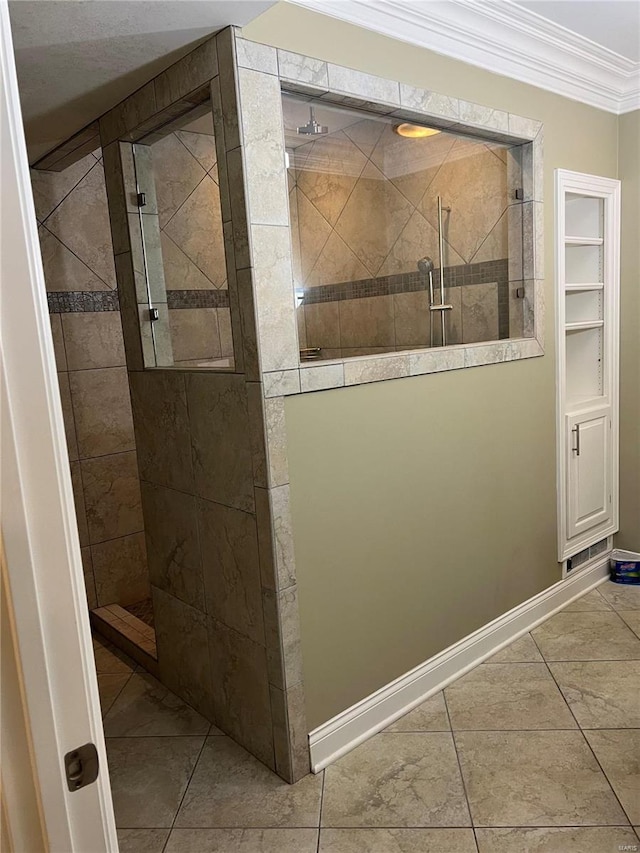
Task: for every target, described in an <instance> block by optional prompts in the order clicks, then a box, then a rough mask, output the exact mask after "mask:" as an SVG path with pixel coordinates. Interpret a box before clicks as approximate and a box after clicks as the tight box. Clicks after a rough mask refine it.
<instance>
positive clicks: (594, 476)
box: [556, 169, 620, 562]
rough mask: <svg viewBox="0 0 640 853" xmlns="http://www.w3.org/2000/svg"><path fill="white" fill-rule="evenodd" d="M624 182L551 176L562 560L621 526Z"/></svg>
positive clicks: (560, 174)
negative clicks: (620, 260) (619, 480)
mask: <svg viewBox="0 0 640 853" xmlns="http://www.w3.org/2000/svg"><path fill="white" fill-rule="evenodd" d="M619 255H620V182H619V181H617V180H612V179H610V178H600V177H597V176H594V175H584V174H580V173H578V172H569V171H566V170H563V169H558V170H556V318H557V319H556V323H557V329H556V331H557V334H556V341H557V348H558V359H557V365H558V376H557V389H558V394H557V418H558V441H557V445H558V453H557V457H558V532H559V535H558V558H559V560H560V562H564V561H566V560H567V559H568V558H570V557H572V556H574V555H575V554H577V553H578V552H581V551H584V549H585V548H588V547H589V546H590V545H593V544H594V543H596V542H599V541H600V540H602V539H604V538H606V537H607V536H610V535H611V534H612V533H615V531H616V530H617V529H618V373H619V368H618V362H619V356H618V352H619Z"/></svg>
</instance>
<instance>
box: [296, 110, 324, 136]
mask: <svg viewBox="0 0 640 853" xmlns="http://www.w3.org/2000/svg"><path fill="white" fill-rule="evenodd" d="M297 131H298V133H302V134H305V135H306V136H322V135H323V134H325V133H329V128H328V127H327V126H326V125H324V124H318V122H317V121H316V117H315V114H314V110H313V107H309V121H308V122H307V123H306V124H303V125H301V126H300V127H298V128H297Z"/></svg>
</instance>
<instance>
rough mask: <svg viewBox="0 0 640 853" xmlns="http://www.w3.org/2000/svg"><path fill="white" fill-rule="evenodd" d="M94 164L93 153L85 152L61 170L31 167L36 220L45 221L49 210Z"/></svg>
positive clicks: (66, 194) (58, 202) (56, 204)
mask: <svg viewBox="0 0 640 853" xmlns="http://www.w3.org/2000/svg"><path fill="white" fill-rule="evenodd" d="M95 164H96V158H95V157H94V156H93V154H87V155H86V156H85V157H83V158H82V159H81V160H78V161H77V162H76V163H74V164H73V165H72V166H68V167H67V168H66V169H63V171H62V172H45V171H41V170H39V169H31V171H30V177H31V189H32V191H33V201H34V205H35V209H36V219H37V220H38V222H44V221H45V219H46V218H47V217H48V216H49V214H50V213H51V211H52V210H53V209H54V208H55V207H57V206H58V205H59V204H60V202H61V201H62V200H63V199H64V198H66V197H67V196H68V195H69V193H70V192H71V191H72V190H73V188H74V187H75V186H77V184H79V183H80V181H81V180H82V179H83V178H84V176H85V175H86V174H87V172H88V171H89V169H91V168H92V167H93V166H95Z"/></svg>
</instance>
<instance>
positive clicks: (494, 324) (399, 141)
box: [283, 94, 524, 360]
mask: <svg viewBox="0 0 640 853" xmlns="http://www.w3.org/2000/svg"><path fill="white" fill-rule="evenodd" d="M283 114H284V125H285V144H286V148H287V156H288V170H287V171H288V182H289V207H290V216H291V242H292V253H293V262H294V281H295V289H296V304H297V311H298V333H299V342H300V352H301V358H302V359H303V360H311V359H318V358H320V359H331V358H345V357H350V356H356V355H366V354H373V353H384V352H394V351H402V350H407V349H416V348H424V347H430V346H442V345H443V344H445V345H455V344H461V343H472V342H476V341H487V340H497V339H500V338H508V337H521V336H522V334H523V319H522V303H523V302H524V299H523V298H522V297H523V295H524V282H523V281H522V279H523V274H522V261H521V255H522V216H521V210H522V205H521V204H514V202H515V190H516V189H517V188H519V187H520V186H521V184H522V178H521V167H520V157H519V154H518V149H513V150H512V149H510V148H508V147H505V146H503V145H499V144H494V143H491V142H487V141H484V140H482V141H481V140H477V139H470V138H468V137H464V136H460V135H457V134H454V133H449V132H446V131H444V130H438V129H435V128H427V127H418V126H415V125H408V124H399V120H398V119H393V118H391V117H388V116H378V115H372V114H368V113H364V112H357V111H353V110H347V109H344V108H342V107H339V106H334V105H332V104H328V103H327V102H326V101H314V100H313V99H309V98H306V99H305V98H301V97H298V96H293V95H288V94H284V95H283ZM515 208H517V209H515ZM510 255H511V264H510V262H509V258H510ZM510 273H511V277H512V281H511V282H510V280H509V275H510ZM443 321H444V322H443ZM443 329H444V339H443Z"/></svg>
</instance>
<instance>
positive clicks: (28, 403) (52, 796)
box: [0, 0, 118, 853]
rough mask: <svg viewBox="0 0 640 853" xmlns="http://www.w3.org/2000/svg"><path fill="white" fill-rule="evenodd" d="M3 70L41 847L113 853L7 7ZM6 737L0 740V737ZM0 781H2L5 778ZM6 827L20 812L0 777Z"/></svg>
mask: <svg viewBox="0 0 640 853" xmlns="http://www.w3.org/2000/svg"><path fill="white" fill-rule="evenodd" d="M0 60H1V70H2V103H1V105H0V108H1V111H2V114H1V115H0V121H1V133H2V137H1V150H0V156H1V181H2V251H1V252H0V256H1V260H0V263H1V266H0V272H1V276H2V277H1V298H2V311H1V321H0V322H1V327H0V329H1V338H0V358H1V364H2V369H1V374H0V375H1V379H0V384H1V398H0V405H1V408H2V412H1V415H2V472H1V473H2V476H1V493H0V494H1V499H2V534H3V538H4V546H5V553H6V560H7V565H8V578H9V585H10V590H11V599H12V604H13V611H14V617H15V628H16V636H17V642H18V654H19V659H20V664H21V668H22V675H23V680H24V681H23V683H24V695H25V701H26V706H27V708H26V710H27V716H28V720H29V724H30V730H31V735H32V739H33V751H34V764H35V773H36V776H37V781H38V783H39V786H40V796H41V802H42V810H43V817H44V823H45V827H46V833H47V836H48V842H49V850H50V851H56V853H72V852H73V853H88V851H91V853H116V851H117V850H118V842H117V837H116V830H115V821H114V816H113V806H112V802H111V790H110V787H109V776H108V770H107V761H106V753H105V746H104V734H103V729H102V719H101V714H100V701H99V695H98V683H97V678H96V672H95V664H94V658H93V649H92V641H91V632H90V628H89V615H88V610H87V603H86V597H85V590H84V579H83V573H82V560H81V556H80V543H79V540H78V530H77V525H76V517H75V509H74V502H73V492H72V488H71V476H70V471H69V459H68V454H67V448H66V442H65V433H64V423H63V419H62V408H61V403H60V394H59V390H58V382H57V376H56V367H55V358H54V352H53V341H52V337H51V328H50V324H49V315H48V310H47V299H46V292H45V284H44V275H43V271H42V260H41V257H40V246H39V242H38V233H37V226H36V217H35V209H34V205H33V198H32V193H31V184H30V180H29V165H28V161H27V152H26V146H25V141H24V133H23V125H22V117H21V111H20V101H19V96H18V86H17V80H16V72H15V61H14V54H13V46H12V40H11V31H10V23H9V14H8V8H7V0H0ZM5 736H6V733H5ZM88 742H93V743H94V744H95V745H96V747H97V750H98V756H99V761H100V768H101V769H100V773H99V776H98V779H97V780H96V782H94V783H93V784H92V785H89V786H87V787H85V788H82V789H80V790H78V791H75V792H74V793H71V792H69V790H68V788H67V784H66V778H65V773H64V761H63V758H64V755H65V753H67V752H69V751H71V750H72V749H74V748H76V747H77V746H80V745H82V744H85V743H88ZM7 777H8V778H7ZM3 782H4V787H3V798H4V800H5V803H6V806H7V809H8V812H9V815H8V817H9V820H10V821H11V811H12V809H19V807H20V803H19V802H18V801H16V800H17V789H16V788H15V786H14V787H12V780H11V774H10V773H7V774H6V777H5V778H4V779H3Z"/></svg>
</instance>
